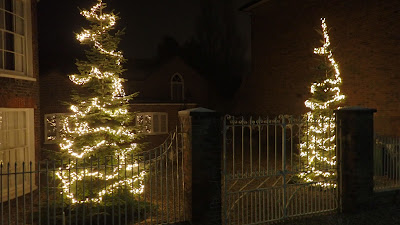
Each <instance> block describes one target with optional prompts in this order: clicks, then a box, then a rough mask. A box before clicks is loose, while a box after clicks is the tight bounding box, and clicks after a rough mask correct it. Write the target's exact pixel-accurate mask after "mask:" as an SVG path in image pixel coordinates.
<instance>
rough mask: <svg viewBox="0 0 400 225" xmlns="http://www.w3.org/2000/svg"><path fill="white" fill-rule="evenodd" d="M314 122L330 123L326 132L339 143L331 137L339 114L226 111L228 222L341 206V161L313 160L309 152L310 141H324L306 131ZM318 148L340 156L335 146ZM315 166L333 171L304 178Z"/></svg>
mask: <svg viewBox="0 0 400 225" xmlns="http://www.w3.org/2000/svg"><path fill="white" fill-rule="evenodd" d="M313 126H314V127H315V126H321V127H327V128H328V129H326V132H323V133H321V138H325V139H324V140H326V141H327V142H326V145H327V146H328V145H329V146H332V145H333V149H334V146H335V142H334V141H335V140H332V138H329V137H332V136H333V139H334V135H335V132H336V131H335V120H334V118H329V119H328V120H327V121H325V122H321V121H318V120H311V121H310V120H309V119H307V118H303V117H301V118H296V117H293V116H279V117H273V118H269V117H264V118H262V117H258V118H255V119H253V118H251V117H250V118H244V117H233V116H229V115H228V116H225V119H224V157H223V160H224V164H223V165H224V169H223V178H224V188H223V198H224V201H223V213H224V215H223V218H224V221H223V223H224V224H226V225H228V224H267V223H271V222H275V221H280V220H284V219H287V218H290V217H296V216H302V215H309V214H315V213H325V212H332V211H335V210H336V209H338V201H339V197H338V188H336V174H337V170H336V167H337V165H336V164H335V163H333V164H331V165H329V164H321V163H318V162H317V161H318V160H315V161H310V160H309V159H310V158H311V157H308V156H309V154H310V155H311V150H310V149H311V148H309V146H312V145H314V146H317V143H319V140H316V139H308V137H307V135H306V134H307V131H308V130H309V129H310V128H311V127H313ZM331 142H332V143H331ZM302 144H304V145H303V147H301V146H302ZM301 149H302V150H301ZM307 149H308V150H307ZM331 149H332V147H331ZM315 151H319V152H320V155H319V157H321V158H333V159H334V158H335V157H336V153H335V151H334V150H333V151H325V150H323V149H316V150H315ZM301 154H303V156H301ZM312 154H315V152H314V153H312ZM312 168H314V169H315V171H316V170H318V171H320V172H321V173H322V174H325V173H330V174H331V175H332V176H327V177H325V178H320V179H319V180H315V181H305V180H304V179H303V178H301V176H300V175H301V173H309V172H310V170H312Z"/></svg>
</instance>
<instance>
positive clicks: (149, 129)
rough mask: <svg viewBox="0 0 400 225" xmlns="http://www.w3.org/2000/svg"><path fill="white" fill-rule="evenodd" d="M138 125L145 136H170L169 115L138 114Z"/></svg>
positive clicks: (154, 113) (157, 113)
mask: <svg viewBox="0 0 400 225" xmlns="http://www.w3.org/2000/svg"><path fill="white" fill-rule="evenodd" d="M136 125H138V126H140V128H141V129H140V131H141V132H142V133H143V134H149V135H156V134H168V113H164V112H140V113H137V114H136Z"/></svg>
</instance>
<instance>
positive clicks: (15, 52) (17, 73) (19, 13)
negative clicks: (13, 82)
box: [0, 0, 36, 81]
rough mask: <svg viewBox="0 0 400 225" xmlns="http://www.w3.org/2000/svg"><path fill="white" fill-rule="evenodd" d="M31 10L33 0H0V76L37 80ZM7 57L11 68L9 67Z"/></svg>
mask: <svg viewBox="0 0 400 225" xmlns="http://www.w3.org/2000/svg"><path fill="white" fill-rule="evenodd" d="M1 4H3V5H1ZM6 4H7V6H6ZM10 5H11V7H12V8H11V9H10V8H7V7H10ZM31 10H32V9H31V0H5V1H0V42H1V43H0V77H7V78H14V79H23V80H30V81H36V79H35V78H34V77H33V49H32V18H31V17H32V15H31V14H32V12H31ZM1 21H2V22H1ZM6 24H8V25H6ZM7 26H8V27H7ZM6 43H7V44H6ZM7 45H9V46H8V47H7ZM10 46H12V47H10ZM10 48H11V49H10ZM7 59H8V60H11V61H9V62H10V63H11V64H10V65H11V66H10V67H11V68H7V63H6V61H7Z"/></svg>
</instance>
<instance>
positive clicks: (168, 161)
mask: <svg viewBox="0 0 400 225" xmlns="http://www.w3.org/2000/svg"><path fill="white" fill-rule="evenodd" d="M131 157H132V160H130V162H129V163H128V162H125V163H124V164H121V163H120V161H119V160H118V159H113V158H111V157H108V158H106V159H101V160H99V159H98V160H91V161H90V160H89V161H86V163H84V164H82V163H79V162H78V163H79V164H80V167H79V168H74V169H79V170H88V171H93V170H95V171H99V172H101V171H103V170H104V171H106V170H107V168H110V167H113V168H117V172H118V174H119V177H120V178H121V179H123V180H127V179H134V178H133V177H132V173H129V172H127V168H129V167H130V166H132V165H131V164H133V163H136V162H137V165H138V166H137V173H140V172H142V171H145V172H146V175H145V179H144V181H143V184H144V189H143V192H142V193H140V194H137V193H131V192H127V191H126V190H124V188H116V189H115V191H114V192H112V193H111V194H110V195H109V197H108V198H104V199H103V201H101V202H93V201H88V202H86V203H85V204H73V203H72V202H71V200H70V199H69V198H67V197H66V194H67V193H66V192H65V190H64V189H63V188H62V186H61V183H60V180H59V178H57V175H56V173H57V172H59V171H62V170H68V168H66V167H64V166H63V165H65V161H60V160H53V161H42V162H36V163H31V162H22V163H15V164H0V197H1V199H0V200H1V202H0V225H3V224H4V225H5V224H7V225H8V224H32V225H33V224H38V225H42V224H48V225H50V224H54V225H55V224H57V225H64V224H65V225H72V224H80V225H81V224H96V225H99V224H124V225H125V224H126V225H127V224H130V225H131V224H166V223H176V222H181V221H186V217H187V216H186V213H185V210H184V209H185V206H184V202H185V199H184V198H185V197H184V196H185V195H184V193H183V191H184V171H183V166H184V163H185V162H184V161H183V156H182V140H181V134H180V133H178V132H175V133H173V134H171V135H170V136H169V137H168V138H167V140H166V141H165V142H164V143H163V144H161V145H160V146H159V147H157V148H154V149H151V150H148V151H143V152H140V153H138V154H135V155H133V156H131ZM107 160H108V162H110V161H111V162H114V163H111V164H110V163H108V164H103V163H102V162H104V161H107ZM82 165H83V166H82ZM22 181H23V182H22ZM93 185H102V184H99V183H96V184H95V183H94V182H92V181H90V179H87V180H86V183H83V184H82V187H78V185H75V186H73V187H71V188H76V190H81V189H85V188H86V189H90V188H91V187H93ZM82 191H83V192H84V190H82Z"/></svg>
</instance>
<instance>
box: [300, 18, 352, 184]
mask: <svg viewBox="0 0 400 225" xmlns="http://www.w3.org/2000/svg"><path fill="white" fill-rule="evenodd" d="M321 22H322V26H321V27H322V35H323V46H322V47H319V48H314V54H316V55H319V56H322V57H323V60H322V61H321V64H320V65H319V66H318V68H319V70H320V71H323V72H324V74H325V76H323V77H319V78H317V81H316V82H314V83H313V84H312V85H311V90H310V92H311V94H312V96H311V97H310V98H309V99H308V100H306V101H305V105H306V107H308V108H309V109H310V111H309V112H308V113H307V114H306V122H307V126H306V129H305V130H306V131H305V134H304V135H303V140H302V142H301V144H300V158H301V161H302V163H303V165H304V170H303V172H301V173H300V175H299V177H300V178H301V179H303V180H304V181H305V182H316V185H318V186H322V187H336V184H334V183H331V182H327V181H326V180H327V179H328V178H334V177H335V176H336V175H335V173H334V172H332V170H329V169H330V168H333V167H334V166H335V165H336V155H335V119H334V112H333V110H335V109H338V108H339V107H338V105H339V104H340V103H341V102H342V101H343V100H344V98H345V96H344V95H343V94H341V93H340V85H341V83H342V79H341V78H340V71H339V66H338V64H337V62H336V61H335V59H334V58H333V54H332V50H331V48H330V45H331V43H330V40H329V35H328V29H327V25H326V23H325V18H321Z"/></svg>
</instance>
